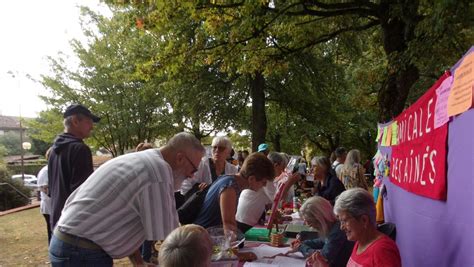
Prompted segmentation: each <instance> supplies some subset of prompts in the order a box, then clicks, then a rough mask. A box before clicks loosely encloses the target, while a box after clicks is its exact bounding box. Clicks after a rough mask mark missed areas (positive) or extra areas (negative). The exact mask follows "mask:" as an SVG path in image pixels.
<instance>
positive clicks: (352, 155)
mask: <svg viewBox="0 0 474 267" xmlns="http://www.w3.org/2000/svg"><path fill="white" fill-rule="evenodd" d="M339 180H341V182H342V183H343V184H344V187H345V188H346V189H350V188H354V187H360V188H364V189H365V190H369V186H368V185H367V180H366V179H365V169H364V167H362V165H361V164H360V152H359V150H357V149H352V150H351V151H349V153H347V156H346V161H345V162H344V165H343V166H342V168H341V173H340V174H339Z"/></svg>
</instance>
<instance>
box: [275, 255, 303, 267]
mask: <svg viewBox="0 0 474 267" xmlns="http://www.w3.org/2000/svg"><path fill="white" fill-rule="evenodd" d="M272 264H276V265H278V266H281V267H305V265H306V260H305V259H295V258H290V257H282V256H277V257H275V260H273V263H272Z"/></svg>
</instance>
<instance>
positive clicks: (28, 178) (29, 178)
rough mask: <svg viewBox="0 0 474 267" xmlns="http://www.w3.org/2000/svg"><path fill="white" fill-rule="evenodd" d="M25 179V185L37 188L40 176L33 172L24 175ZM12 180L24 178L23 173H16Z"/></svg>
mask: <svg viewBox="0 0 474 267" xmlns="http://www.w3.org/2000/svg"><path fill="white" fill-rule="evenodd" d="M24 177H25V178H24V179H23V185H24V186H26V187H28V188H32V189H36V188H38V178H36V176H35V175H33V174H25V175H24ZM12 180H22V175H21V174H15V175H13V176H12Z"/></svg>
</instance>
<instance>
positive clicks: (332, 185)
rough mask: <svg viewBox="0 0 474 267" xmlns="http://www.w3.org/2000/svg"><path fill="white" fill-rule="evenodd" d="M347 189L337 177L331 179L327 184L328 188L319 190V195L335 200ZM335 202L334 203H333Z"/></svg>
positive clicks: (331, 200)
mask: <svg viewBox="0 0 474 267" xmlns="http://www.w3.org/2000/svg"><path fill="white" fill-rule="evenodd" d="M344 190H345V188H344V185H343V184H342V182H341V181H339V179H337V178H336V177H332V178H331V179H329V182H328V184H327V185H326V190H324V191H322V192H319V196H321V197H323V198H325V199H327V200H329V201H330V202H334V200H335V199H336V197H337V196H338V195H339V194H341V193H342V192H343V191H344ZM332 204H333V203H332Z"/></svg>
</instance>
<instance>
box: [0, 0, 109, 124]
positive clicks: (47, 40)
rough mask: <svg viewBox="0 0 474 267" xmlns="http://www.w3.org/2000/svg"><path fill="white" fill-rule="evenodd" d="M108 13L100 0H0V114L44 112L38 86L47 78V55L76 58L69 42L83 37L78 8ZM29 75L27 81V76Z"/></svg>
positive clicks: (44, 107) (24, 114) (42, 89)
mask: <svg viewBox="0 0 474 267" xmlns="http://www.w3.org/2000/svg"><path fill="white" fill-rule="evenodd" d="M81 5H85V6H88V7H90V8H91V9H92V10H106V6H105V5H104V4H101V3H99V0H42V1H37V0H15V1H2V5H1V8H0V36H1V39H2V41H1V42H0V115H6V116H19V115H20V112H21V116H23V117H37V116H38V113H39V112H40V111H42V110H45V109H46V108H47V106H46V104H45V103H44V102H43V101H42V100H41V99H40V98H39V97H38V95H46V94H47V90H46V89H45V88H44V87H43V86H42V85H41V84H40V83H38V82H34V81H32V79H31V78H33V79H36V80H38V79H39V78H40V75H41V74H49V71H50V70H49V69H50V68H49V63H48V61H47V57H48V56H52V57H56V55H58V53H59V52H63V53H65V54H67V55H71V56H74V55H73V53H72V49H71V46H70V44H69V42H70V40H71V39H73V38H76V39H80V40H81V39H84V37H83V34H82V30H81V26H80V20H79V18H80V9H79V6H81ZM28 76H29V77H31V78H28Z"/></svg>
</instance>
